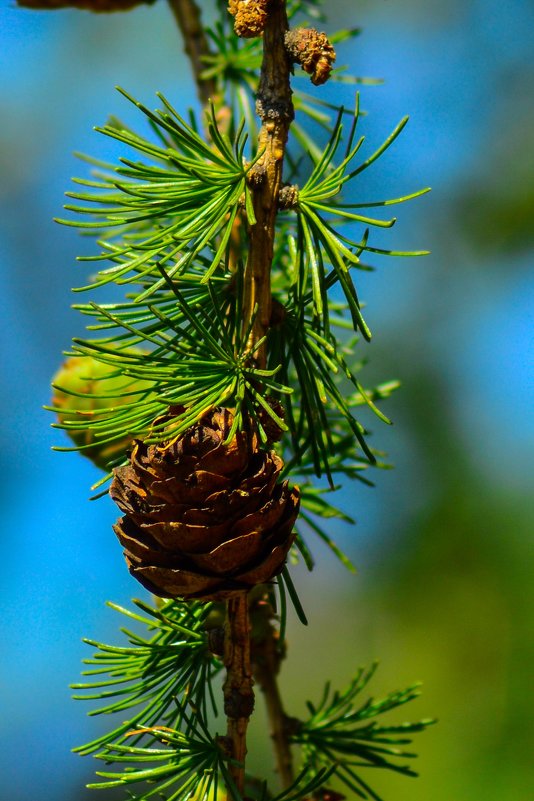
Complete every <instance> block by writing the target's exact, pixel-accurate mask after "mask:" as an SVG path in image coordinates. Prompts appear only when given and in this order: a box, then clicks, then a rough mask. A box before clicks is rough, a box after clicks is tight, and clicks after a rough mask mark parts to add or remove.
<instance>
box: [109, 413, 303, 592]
mask: <svg viewBox="0 0 534 801" xmlns="http://www.w3.org/2000/svg"><path fill="white" fill-rule="evenodd" d="M232 422H233V415H232V412H231V411H229V410H228V409H220V408H218V409H215V410H214V411H212V412H210V413H208V414H207V415H205V416H204V417H203V418H202V419H201V420H200V421H199V422H198V423H197V424H196V425H194V426H193V427H192V428H190V429H188V431H186V432H185V434H183V435H181V436H180V437H179V438H178V439H176V440H175V441H174V442H172V443H171V444H169V445H166V446H157V445H146V444H144V443H142V442H138V441H136V442H135V444H134V448H133V451H132V455H131V459H130V464H129V465H127V466H125V467H120V468H118V469H116V470H115V471H114V472H115V477H114V479H113V483H112V485H111V488H110V494H111V497H112V498H113V500H114V501H115V502H116V503H117V505H118V506H119V508H120V509H121V511H122V512H124V517H122V518H120V519H119V520H118V521H117V524H116V525H115V526H114V530H115V533H116V534H117V537H118V538H119V540H120V542H121V544H122V545H123V546H124V548H125V556H126V561H127V563H128V567H129V569H130V572H131V573H132V575H134V576H135V578H137V579H138V580H139V581H140V582H141V584H143V586H145V587H146V588H147V589H148V590H150V591H151V592H153V593H154V594H155V595H160V596H162V597H166V598H173V597H189V598H202V599H208V598H211V599H223V598H226V597H228V596H230V595H232V594H233V593H234V592H236V591H240V590H247V589H250V588H251V587H253V586H255V585H256V584H262V583H265V582H268V581H270V580H271V579H272V578H273V576H275V575H276V574H277V573H279V572H280V570H281V569H282V567H283V565H284V562H285V559H286V556H287V552H288V550H289V548H290V546H291V544H292V542H293V539H294V535H293V534H292V529H293V524H294V522H295V519H296V517H297V514H298V505H299V493H298V490H297V489H296V488H289V486H288V484H287V482H283V483H277V479H278V476H279V475H280V471H281V469H282V467H283V462H282V460H281V459H280V457H279V456H277V455H276V453H275V452H274V451H265V450H261V449H260V448H259V446H258V439H257V437H256V435H254V434H248V435H247V434H245V433H244V432H237V433H236V434H235V436H234V437H233V438H232V439H231V441H230V442H229V443H228V444H225V439H226V438H227V437H228V434H229V432H230V429H231V426H232Z"/></svg>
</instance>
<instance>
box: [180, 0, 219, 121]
mask: <svg viewBox="0 0 534 801" xmlns="http://www.w3.org/2000/svg"><path fill="white" fill-rule="evenodd" d="M169 5H170V7H171V9H172V12H173V14H174V17H175V19H176V22H177V23H178V27H179V28H180V31H181V33H182V37H183V40H184V50H185V52H186V54H187V56H188V57H189V60H190V62H191V67H192V69H193V76H194V78H195V83H196V87H197V94H198V98H199V100H200V102H201V103H202V105H203V106H207V104H208V103H209V101H210V100H214V99H215V95H216V93H217V86H216V83H215V79H214V78H208V79H207V80H206V79H204V78H202V72H203V71H204V70H205V69H206V64H205V63H204V56H207V55H210V53H211V51H210V47H209V44H208V40H207V39H206V34H205V33H204V29H203V27H202V23H201V20H200V9H199V8H198V6H197V4H196V3H195V0H169Z"/></svg>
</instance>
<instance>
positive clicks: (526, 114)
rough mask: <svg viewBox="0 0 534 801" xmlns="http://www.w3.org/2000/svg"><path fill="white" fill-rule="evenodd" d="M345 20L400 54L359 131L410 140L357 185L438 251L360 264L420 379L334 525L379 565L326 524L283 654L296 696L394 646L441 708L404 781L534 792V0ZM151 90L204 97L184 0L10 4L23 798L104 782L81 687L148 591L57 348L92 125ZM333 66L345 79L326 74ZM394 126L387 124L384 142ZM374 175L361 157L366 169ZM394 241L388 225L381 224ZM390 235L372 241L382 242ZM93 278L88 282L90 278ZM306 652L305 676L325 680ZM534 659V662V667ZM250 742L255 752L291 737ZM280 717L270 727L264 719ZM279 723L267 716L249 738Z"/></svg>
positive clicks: (1, 458)
mask: <svg viewBox="0 0 534 801" xmlns="http://www.w3.org/2000/svg"><path fill="white" fill-rule="evenodd" d="M328 10H329V13H330V14H331V17H330V21H329V28H328V29H329V30H334V29H335V27H336V26H339V25H355V24H356V25H361V26H362V27H363V35H362V36H361V37H360V38H358V39H357V40H355V41H354V42H352V43H351V44H350V45H349V46H347V47H346V48H345V50H343V49H341V51H340V53H339V58H338V63H344V62H347V63H350V67H351V70H352V71H353V72H355V73H357V74H359V75H369V76H374V77H381V78H384V79H385V83H384V85H383V86H379V87H364V88H363V90H362V105H363V107H364V108H365V109H366V111H368V112H369V116H368V117H367V118H366V119H365V120H364V122H363V127H362V130H363V132H364V133H365V134H366V135H367V136H368V139H369V141H370V143H371V144H370V147H371V148H373V149H374V146H377V145H378V144H379V143H380V142H381V141H382V140H383V139H384V138H385V136H386V135H387V134H388V133H389V131H390V130H391V129H392V128H393V127H394V125H395V124H396V123H397V122H398V120H399V119H400V118H401V117H402V116H403V115H405V114H409V115H410V118H411V121H410V123H409V125H408V127H407V129H406V130H405V132H404V133H403V134H402V136H401V138H400V139H399V140H398V141H397V143H396V144H395V146H394V147H393V148H392V149H391V150H390V151H388V154H387V155H386V156H385V157H384V158H383V159H382V160H381V161H380V162H379V163H378V164H377V165H375V167H374V168H373V169H372V170H369V171H367V172H366V173H364V175H365V181H364V182H363V183H362V185H361V186H362V189H361V192H362V195H361V196H365V198H369V199H376V198H382V197H383V196H385V195H387V196H389V197H395V196H398V195H402V194H407V193H409V192H412V191H415V190H416V189H418V188H421V187H423V186H425V185H430V186H432V187H433V192H432V194H431V195H426V196H425V197H423V198H420V199H418V200H416V201H414V202H413V203H411V204H408V205H407V206H400V207H399V208H398V216H399V222H398V224H397V226H396V227H395V228H394V229H393V230H392V231H388V232H387V237H386V238H384V240H383V243H384V244H385V246H389V247H393V248H397V249H420V248H428V249H429V250H431V251H432V255H430V256H428V257H426V258H423V259H394V260H388V259H382V260H380V259H378V258H377V259H375V260H373V263H374V264H375V265H376V266H377V271H376V272H375V273H372V274H367V273H364V274H362V275H361V276H357V278H358V277H359V287H360V295H361V296H362V297H363V298H364V299H365V301H366V302H367V313H366V317H367V320H368V322H369V323H370V325H371V328H372V329H373V331H374V335H375V336H374V339H373V343H372V345H370V346H368V347H367V354H368V356H369V358H370V364H369V366H368V367H367V368H366V370H367V372H366V374H365V375H366V379H367V380H366V383H368V384H370V383H371V382H372V381H374V380H377V381H378V380H386V379H389V378H399V379H401V380H402V384H403V387H402V389H401V391H399V392H398V393H397V394H396V395H395V396H394V397H393V398H392V399H391V400H390V401H388V403H387V405H386V407H385V411H386V412H387V413H388V414H389V415H390V416H391V417H392V418H393V420H394V423H395V425H394V426H393V427H392V428H388V427H386V426H384V425H382V424H381V423H380V422H375V421H369V422H370V425H371V427H372V428H373V431H374V435H373V444H374V445H375V446H376V447H380V448H383V449H384V450H387V451H388V453H389V456H390V459H391V461H392V462H393V463H394V464H395V466H396V469H395V470H394V471H388V472H383V473H379V474H377V475H376V476H375V479H376V487H375V488H374V489H366V488H365V487H363V486H360V485H358V486H356V487H351V488H350V489H348V490H346V491H345V492H341V493H340V494H339V498H338V499H337V500H338V501H339V504H340V505H342V506H343V508H344V509H346V511H348V512H349V513H350V514H352V515H353V516H354V517H356V518H357V521H358V522H357V525H356V527H350V526H345V525H336V526H333V527H332V534H333V535H334V536H335V538H336V539H337V540H338V542H339V544H340V545H342V546H343V547H344V548H345V549H346V550H347V552H348V553H349V554H350V556H351V558H352V559H353V560H354V562H355V563H356V565H357V566H358V574H357V575H356V576H355V577H354V576H350V575H349V574H348V573H346V572H344V569H343V568H342V566H341V565H339V564H338V563H336V561H335V560H334V558H333V557H332V556H331V555H330V554H329V553H328V552H327V551H326V550H325V549H324V548H322V547H321V546H319V545H317V547H316V548H315V551H316V555H317V557H318V560H319V562H320V566H319V567H318V568H317V569H316V573H314V574H312V576H308V575H306V574H305V572H304V571H303V570H300V569H297V570H296V571H295V581H296V584H297V586H298V588H299V591H300V592H301V595H302V599H303V601H304V604H305V607H306V610H307V612H308V616H309V619H310V627H309V628H308V629H304V628H303V627H302V626H300V624H299V623H298V622H297V621H292V624H291V628H290V631H289V645H290V659H289V660H288V661H287V663H286V666H285V669H284V674H283V678H282V686H283V691H284V694H285V696H286V698H287V699H288V701H287V706H288V708H289V711H290V712H292V713H294V714H297V715H298V714H299V712H301V711H302V710H303V705H304V701H305V700H306V699H307V698H310V699H312V700H313V699H318V696H319V695H320V694H321V690H322V686H323V682H324V680H325V679H326V678H327V677H330V678H331V679H332V680H333V682H334V686H338V687H339V688H340V689H341V688H342V687H343V686H345V685H346V684H347V683H348V681H349V680H350V678H351V677H352V675H353V673H354V670H355V668H356V667H357V666H358V665H361V664H369V663H370V662H371V661H372V660H373V659H375V658H376V657H378V658H379V659H380V661H381V668H380V670H379V673H378V675H377V677H376V678H375V679H374V685H373V687H372V691H373V692H374V693H376V694H380V693H383V692H386V691H389V690H391V689H396V688H402V687H405V686H407V685H409V684H411V683H412V682H413V681H414V680H422V681H423V682H424V688H423V696H422V698H421V699H419V700H418V701H417V702H415V703H414V704H413V705H411V706H413V708H412V709H406V710H405V715H406V717H407V716H408V715H409V716H410V717H411V718H418V717H429V716H435V717H438V718H439V720H440V722H439V725H438V726H436V727H432V728H431V729H430V730H429V731H428V732H426V733H425V734H422V735H420V736H419V741H418V742H417V750H418V752H419V753H420V758H419V759H418V760H417V763H418V764H417V769H418V770H420V771H421V776H420V778H418V779H407V778H403V777H398V776H395V775H393V776H383V777H378V776H373V777H367V778H369V780H371V779H374V781H375V785H376V787H377V788H378V789H379V790H380V792H381V793H383V795H384V798H385V799H386V801H528V800H529V799H532V798H534V763H533V761H532V747H533V745H534V743H533V739H534V736H533V713H534V696H533V693H532V682H531V678H532V672H533V669H532V666H533V657H534V653H533V642H534V640H533V637H532V612H533V608H534V594H533V591H532V587H533V584H534V582H533V572H532V568H533V562H534V559H533V556H534V547H533V545H534V502H533V492H532V490H533V481H532V476H533V461H532V455H531V452H532V449H533V444H534V415H533V414H532V401H533V395H534V393H533V388H534V374H533V373H534V370H533V290H534V271H533V270H532V269H531V268H532V255H533V253H532V245H533V242H534V223H533V217H534V138H533V136H532V130H533V125H534V103H533V102H532V100H533V97H534V58H533V52H532V31H533V30H534V6H533V5H532V4H531V3H528V2H525V1H524V0H508V2H507V3H502V2H500V0H462V2H460V0H449V2H448V3H442V2H438V0H426V2H424V3H423V2H421V0H404V1H403V2H396V3H393V2H384V1H383V0H379V1H378V2H377V0H375V2H366V1H365V0H362V2H359V3H353V2H349V1H348V0H346V1H345V2H340V0H329V3H328ZM116 84H118V85H121V86H123V87H125V88H126V89H128V90H129V91H130V92H132V93H133V94H134V95H136V96H137V97H139V98H140V99H141V100H143V101H144V102H145V103H147V104H148V105H155V104H156V99H155V97H154V93H155V91H156V90H161V91H163V92H164V93H165V94H166V95H167V96H168V97H169V98H170V100H171V101H172V102H173V103H174V104H175V105H176V106H178V108H181V109H185V108H186V107H187V106H189V105H192V104H194V103H195V96H194V91H193V88H192V84H191V81H190V79H189V73H188V67H187V64H186V62H185V58H184V57H183V55H182V50H181V42H180V38H179V35H178V33H177V31H176V30H175V27H174V23H173V21H172V18H171V15H170V12H169V10H168V8H167V6H166V4H165V3H164V2H162V1H160V2H159V3H156V5H155V6H153V7H147V8H138V9H136V10H134V11H132V12H129V13H125V14H113V15H109V16H96V15H91V14H89V13H85V12H76V11H70V10H67V11H61V12H55V13H46V12H32V11H27V10H21V9H17V8H16V7H15V6H14V4H13V3H9V4H3V5H2V6H1V7H0V108H1V112H0V113H1V125H0V174H1V182H0V269H1V271H2V273H1V274H2V281H3V284H2V286H3V297H2V304H1V310H2V311H1V317H2V325H1V326H0V336H1V348H2V354H3V356H2V358H3V362H4V380H3V382H2V397H1V413H0V437H1V444H0V469H1V472H2V482H1V484H0V494H1V496H2V497H1V503H2V529H1V530H2V535H1V536H2V543H3V547H2V553H3V557H2V558H3V569H2V582H1V587H0V598H1V624H2V642H3V647H2V659H1V661H0V694H1V708H2V715H1V718H0V730H1V742H2V747H1V749H0V763H1V766H2V779H1V782H0V797H1V798H2V799H5V800H6V801H8V799H9V801H28V799H32V798H39V801H52V799H54V801H71V799H72V801H74V799H87V798H88V797H95V798H96V797H98V798H104V795H98V796H95V795H94V793H89V791H87V790H85V789H84V784H85V783H86V782H87V781H91V780H92V778H93V770H94V769H95V764H94V763H93V762H92V760H91V759H90V758H81V757H78V756H74V755H72V754H71V753H70V748H71V747H72V746H74V745H76V744H79V743H82V742H85V741H87V740H88V739H91V738H92V737H93V736H95V735H96V733H97V731H98V730H99V727H102V726H103V725H105V723H106V722H105V721H101V720H95V719H89V718H87V717H86V716H85V712H86V711H88V708H89V707H88V706H86V705H84V704H82V703H74V702H73V701H71V700H70V691H69V690H68V684H69V682H74V681H77V680H78V676H79V671H80V660H81V659H82V658H83V657H87V656H90V654H91V650H90V649H89V648H88V647H87V646H84V645H83V644H82V643H81V641H80V640H81V637H82V636H87V637H94V638H97V639H100V640H102V641H108V642H109V641H112V642H115V641H118V639H119V635H118V632H117V628H118V626H119V625H120V624H121V621H119V620H118V619H117V617H118V616H117V615H116V614H115V613H114V612H112V611H111V610H109V609H108V608H106V607H105V605H104V602H105V601H106V600H107V599H110V600H114V601H116V602H119V603H127V602H128V599H129V598H130V597H132V596H139V594H140V592H141V590H140V588H138V586H137V585H134V583H133V580H132V579H130V577H129V575H128V573H127V571H126V570H125V568H124V564H123V560H122V557H121V552H120V546H119V545H118V543H117V542H116V540H115V537H114V536H113V534H112V532H111V529H110V526H111V523H112V522H113V520H114V518H115V517H116V511H115V508H114V507H113V505H112V503H111V502H110V501H109V500H108V499H103V500H100V501H97V502H93V503H91V502H89V501H88V497H89V495H90V489H89V488H90V485H91V484H92V483H94V481H96V480H97V479H98V477H99V476H98V473H97V471H96V468H94V467H93V466H92V465H91V464H90V463H89V462H88V461H87V460H85V459H84V458H82V457H81V456H79V455H77V454H66V455H63V454H54V453H52V452H51V450H50V448H51V446H52V445H53V444H64V441H63V439H62V436H63V435H62V434H61V432H54V431H53V430H52V429H50V427H49V426H50V422H51V416H50V415H49V414H48V413H46V412H44V411H42V410H41V406H42V405H43V404H46V403H47V402H48V400H49V394H50V391H49V381H50V377H51V375H52V374H53V373H54V372H55V370H56V369H57V367H58V366H59V363H60V362H61V352H62V350H64V349H65V348H67V347H68V345H69V342H70V339H71V337H72V336H73V335H80V334H81V333H82V320H81V318H80V316H78V315H77V314H76V313H75V312H73V311H71V310H70V309H69V304H70V303H72V302H73V297H72V296H71V294H70V287H71V286H80V285H82V284H83V283H84V278H85V275H86V273H85V272H84V269H83V266H82V265H78V266H77V265H76V264H75V256H76V255H78V254H79V253H82V252H87V250H88V248H89V245H88V244H87V243H85V242H83V240H80V239H79V237H78V236H77V235H76V234H75V233H74V232H73V231H72V230H69V229H67V228H62V227H60V226H57V225H54V224H53V223H52V217H54V216H56V215H58V214H59V213H60V211H61V206H62V203H63V192H64V191H65V190H66V189H67V188H69V180H70V177H71V176H72V175H76V174H78V175H84V174H86V173H85V168H84V166H83V165H82V164H80V163H78V162H76V160H75V158H74V157H73V155H72V153H73V151H82V152H86V153H91V154H92V155H95V156H101V157H105V158H110V157H113V158H114V157H115V155H116V153H115V150H114V146H113V145H112V144H110V142H108V141H106V140H105V139H104V137H100V136H98V135H97V134H95V133H94V132H93V131H92V126H93V125H95V124H101V123H102V122H104V121H105V119H106V117H107V116H108V115H109V114H116V115H117V116H119V117H120V118H122V119H123V120H125V121H127V122H132V123H134V124H135V121H136V117H135V114H132V111H131V110H130V109H129V108H128V105H127V104H126V103H125V102H124V101H123V100H122V99H121V98H120V96H119V95H118V94H117V93H116V92H115V91H114V89H113V87H114V85H116ZM328 91H332V90H331V89H327V88H325V89H324V90H323V93H324V96H325V97H328ZM368 152H371V151H368ZM362 180H363V176H362ZM379 243H381V240H380V238H376V237H375V242H374V244H379ZM372 244H373V243H372ZM74 300H75V298H74ZM303 675H304V676H305V680H303ZM529 677H530V681H529ZM264 728H265V723H264V721H263V719H262V716H261V715H260V716H259V717H258V718H257V719H256V722H255V732H256V733H255V735H254V737H255V738H257V744H253V745H252V747H251V752H252V762H251V766H252V765H255V766H256V767H257V768H258V769H260V768H262V767H263V768H265V766H266V765H267V764H268V763H269V761H270V756H269V754H268V752H267V751H266V750H261V749H262V747H263V746H261V745H260V739H261V738H262V735H263V732H262V729H264ZM262 742H263V743H265V739H262ZM254 743H256V740H255V741H254Z"/></svg>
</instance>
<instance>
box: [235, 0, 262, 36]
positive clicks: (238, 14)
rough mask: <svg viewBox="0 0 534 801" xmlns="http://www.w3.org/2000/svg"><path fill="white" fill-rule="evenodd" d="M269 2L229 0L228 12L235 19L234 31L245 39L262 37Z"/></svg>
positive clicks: (260, 0)
mask: <svg viewBox="0 0 534 801" xmlns="http://www.w3.org/2000/svg"><path fill="white" fill-rule="evenodd" d="M268 4H269V0H229V1H228V11H229V12H230V14H231V15H232V16H233V17H234V31H235V32H236V34H237V35H238V36H240V37H241V38H243V39H252V38H254V37H255V36H261V35H262V33H263V31H264V29H265V23H266V21H267V6H268Z"/></svg>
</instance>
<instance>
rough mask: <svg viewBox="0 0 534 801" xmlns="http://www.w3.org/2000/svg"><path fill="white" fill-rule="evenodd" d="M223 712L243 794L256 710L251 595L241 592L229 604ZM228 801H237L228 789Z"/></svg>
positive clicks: (236, 779)
mask: <svg viewBox="0 0 534 801" xmlns="http://www.w3.org/2000/svg"><path fill="white" fill-rule="evenodd" d="M223 659H224V665H225V667H226V680H225V682H224V688H223V689H224V712H225V715H226V718H227V731H226V737H227V743H228V746H229V749H230V753H231V757H232V759H233V760H236V761H237V762H238V763H239V764H231V765H230V775H231V777H232V779H233V781H234V783H235V785H236V788H237V789H238V791H239V792H240V794H241V795H243V791H244V787H245V757H246V754H247V744H246V733H247V726H248V721H249V718H250V716H251V714H252V712H253V710H254V693H253V691H252V685H253V680H252V669H251V665H250V620H249V613H248V594H247V593H246V592H240V593H239V594H238V595H236V596H235V597H233V598H230V599H229V600H228V602H227V608H226V623H225V636H224V658H223ZM227 797H228V801H237V799H234V798H233V796H232V793H231V791H230V789H228V796H227Z"/></svg>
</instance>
